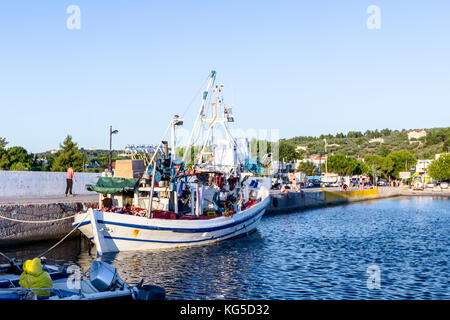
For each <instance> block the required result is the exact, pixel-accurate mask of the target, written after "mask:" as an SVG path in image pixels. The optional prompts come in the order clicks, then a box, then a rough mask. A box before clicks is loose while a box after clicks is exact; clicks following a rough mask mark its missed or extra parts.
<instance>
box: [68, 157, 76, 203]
mask: <svg viewBox="0 0 450 320" xmlns="http://www.w3.org/2000/svg"><path fill="white" fill-rule="evenodd" d="M73 180H75V181H76V179H75V174H74V172H73V165H72V163H69V168H67V174H66V197H67V194H68V193H70V196H73V194H72V187H73Z"/></svg>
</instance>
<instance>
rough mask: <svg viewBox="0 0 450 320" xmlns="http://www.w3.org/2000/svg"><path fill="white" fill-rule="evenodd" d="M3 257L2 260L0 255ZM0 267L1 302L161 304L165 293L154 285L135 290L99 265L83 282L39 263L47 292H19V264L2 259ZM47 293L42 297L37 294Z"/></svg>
mask: <svg viewBox="0 0 450 320" xmlns="http://www.w3.org/2000/svg"><path fill="white" fill-rule="evenodd" d="M2 256H3V257H6V256H5V255H3V254H2ZM6 259H7V260H8V263H5V264H0V301H4V300H109V299H114V300H123V299H130V300H164V299H165V290H164V288H162V287H159V286H155V285H143V281H142V280H141V282H140V283H139V284H137V285H135V286H130V285H128V284H127V283H125V282H124V281H123V280H122V279H121V278H120V276H119V275H118V273H117V270H116V268H114V267H113V266H111V265H110V264H107V263H105V262H102V261H94V262H92V264H91V267H90V269H89V278H88V279H83V277H82V275H81V274H78V273H77V270H76V269H74V268H68V267H66V266H59V265H50V264H47V263H46V262H45V260H44V261H43V262H42V271H44V272H46V273H47V274H48V275H49V276H50V278H51V282H52V286H51V287H50V288H23V287H21V286H20V284H19V280H20V276H21V274H22V273H23V270H22V266H23V261H20V260H16V259H10V258H8V257H6ZM43 291H45V292H47V293H46V294H45V295H42V294H39V293H40V292H43Z"/></svg>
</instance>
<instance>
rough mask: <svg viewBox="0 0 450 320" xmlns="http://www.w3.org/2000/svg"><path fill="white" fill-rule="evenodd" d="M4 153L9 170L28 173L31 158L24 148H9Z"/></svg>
mask: <svg viewBox="0 0 450 320" xmlns="http://www.w3.org/2000/svg"><path fill="white" fill-rule="evenodd" d="M6 153H7V157H8V161H9V170H17V171H28V170H30V169H31V163H32V162H33V157H32V156H31V155H30V154H28V152H27V150H25V149H24V148H22V147H11V148H9V149H8V151H7V152H6Z"/></svg>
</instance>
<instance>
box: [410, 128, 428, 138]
mask: <svg viewBox="0 0 450 320" xmlns="http://www.w3.org/2000/svg"><path fill="white" fill-rule="evenodd" d="M426 135H427V132H426V131H425V130H410V131H408V140H411V139H419V138H422V137H425V136H426Z"/></svg>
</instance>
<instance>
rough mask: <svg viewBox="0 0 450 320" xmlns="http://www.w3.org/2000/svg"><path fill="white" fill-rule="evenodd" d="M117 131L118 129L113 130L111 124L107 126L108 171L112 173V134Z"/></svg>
mask: <svg viewBox="0 0 450 320" xmlns="http://www.w3.org/2000/svg"><path fill="white" fill-rule="evenodd" d="M116 133H119V130H113V129H112V126H109V171H111V173H112V135H113V134H116Z"/></svg>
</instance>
